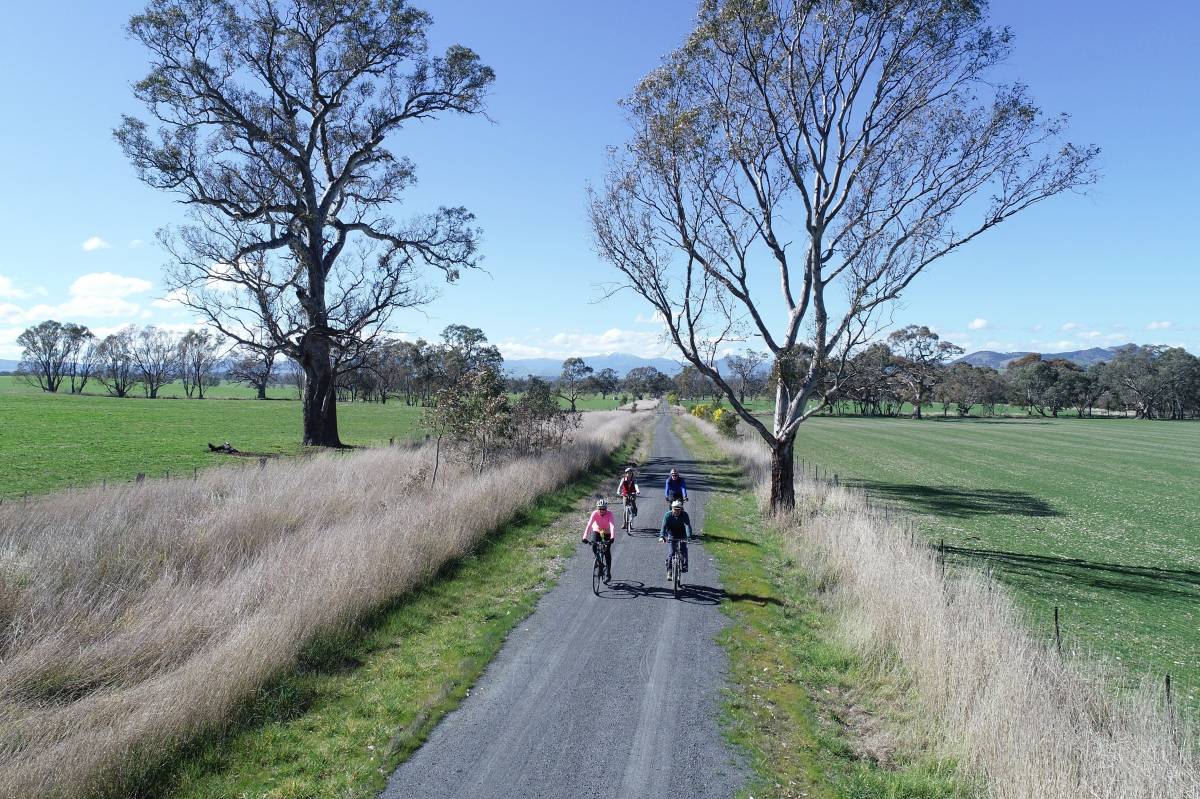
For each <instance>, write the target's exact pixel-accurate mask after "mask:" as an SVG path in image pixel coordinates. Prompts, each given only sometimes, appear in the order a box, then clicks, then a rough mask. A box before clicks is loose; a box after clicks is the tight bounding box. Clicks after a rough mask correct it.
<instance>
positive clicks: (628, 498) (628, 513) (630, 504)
mask: <svg viewBox="0 0 1200 799" xmlns="http://www.w3.org/2000/svg"><path fill="white" fill-rule="evenodd" d="M621 500H622V501H623V502H624V503H625V524H624V525H623V526H624V528H625V535H633V517H634V513H633V509H634V507H635V504H634V503H635V500H634V497H633V496H632V495H631V494H624V495H622V497H621Z"/></svg>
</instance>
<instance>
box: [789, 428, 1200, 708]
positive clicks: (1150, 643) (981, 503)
mask: <svg viewBox="0 0 1200 799" xmlns="http://www.w3.org/2000/svg"><path fill="white" fill-rule="evenodd" d="M1197 453H1200V425H1197V424H1190V423H1180V422H1144V421H1132V420H1075V419H1062V420H1053V419H1029V420H1021V419H967V420H954V419H946V420H942V419H940V418H938V419H932V418H931V419H927V420H925V421H923V422H916V421H912V420H908V419H891V418H883V419H881V418H849V417H847V418H836V417H817V418H814V419H811V420H810V421H808V422H805V423H804V424H803V425H802V426H801V430H800V433H799V436H798V438H797V446H796V457H797V460H798V461H803V462H804V464H805V466H806V468H807V469H808V470H809V474H811V473H812V468H813V465H814V464H815V465H817V466H819V467H820V468H821V469H824V470H828V471H829V472H836V473H838V474H839V475H840V476H841V477H842V479H843V481H844V482H846V483H849V484H851V485H858V486H861V487H863V488H866V489H867V490H868V491H869V492H870V493H871V494H872V496H874V497H876V498H880V499H885V500H889V501H891V502H893V503H895V504H897V505H899V506H901V507H902V508H904V509H905V510H907V511H910V512H911V513H913V514H914V515H915V518H916V520H917V525H918V528H919V529H920V530H921V531H922V532H924V533H925V534H926V535H927V536H928V537H929V538H930V539H931V543H933V544H935V545H936V544H938V543H940V541H941V539H943V538H944V539H945V544H946V551H947V552H948V558H947V560H948V562H949V563H950V565H951V567H953V566H954V565H955V564H956V563H958V564H969V565H971V566H973V567H976V568H978V569H980V570H984V571H987V570H990V571H991V572H992V573H993V574H994V575H995V576H996V577H997V578H998V579H1000V580H1001V581H1003V582H1004V583H1005V584H1007V585H1008V586H1010V587H1011V588H1012V589H1013V592H1014V594H1015V596H1016V597H1017V599H1018V601H1019V602H1020V604H1021V605H1022V606H1023V608H1024V609H1025V610H1026V611H1027V614H1028V622H1029V624H1030V626H1031V628H1032V629H1034V630H1035V631H1037V632H1039V633H1041V634H1043V635H1045V636H1048V637H1053V618H1054V607H1055V606H1058V607H1059V609H1060V616H1061V624H1062V637H1063V644H1064V647H1069V646H1071V645H1072V644H1082V645H1085V646H1088V647H1090V648H1092V649H1094V650H1096V651H1098V652H1100V653H1102V654H1104V655H1106V656H1108V657H1110V658H1112V659H1113V660H1115V661H1116V662H1117V663H1119V664H1120V666H1122V667H1124V669H1125V673H1127V674H1129V675H1130V678H1131V679H1133V678H1136V677H1137V676H1138V675H1142V674H1147V675H1149V677H1150V679H1152V680H1155V681H1157V682H1158V683H1160V684H1161V683H1162V681H1163V679H1164V675H1165V674H1168V673H1169V674H1170V675H1171V678H1172V682H1173V688H1174V691H1175V694H1176V696H1178V697H1180V698H1181V699H1182V700H1183V701H1184V702H1186V704H1188V705H1190V706H1191V708H1192V710H1193V711H1196V710H1200V634H1198V633H1197V629H1198V627H1200V612H1198V610H1197V609H1198V608H1200V504H1198V503H1197V502H1196V497H1197V495H1198V494H1200V465H1198V464H1197ZM798 466H799V463H798Z"/></svg>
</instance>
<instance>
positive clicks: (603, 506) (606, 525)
mask: <svg viewBox="0 0 1200 799" xmlns="http://www.w3.org/2000/svg"><path fill="white" fill-rule="evenodd" d="M616 537H617V520H616V519H615V518H613V515H612V511H610V510H609V509H608V503H607V502H606V501H605V500H603V499H599V500H596V509H595V510H594V511H592V515H591V516H589V517H588V521H587V526H586V527H584V529H583V543H588V542H590V543H591V545H592V554H593V555H595V556H596V557H599V556H600V554H601V553H600V551H599V550H600V549H603V550H604V551H603V555H604V582H605V583H607V582H608V581H609V580H611V579H612V543H613V541H614V540H616ZM601 541H607V542H608V546H602V545H601Z"/></svg>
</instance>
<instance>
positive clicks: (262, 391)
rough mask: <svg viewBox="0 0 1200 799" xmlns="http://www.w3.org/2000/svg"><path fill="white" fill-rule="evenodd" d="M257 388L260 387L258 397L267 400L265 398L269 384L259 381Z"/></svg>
mask: <svg viewBox="0 0 1200 799" xmlns="http://www.w3.org/2000/svg"><path fill="white" fill-rule="evenodd" d="M255 388H257V389H258V397H257V399H260V400H265V399H266V398H267V384H266V383H259V384H257V385H256V386H255Z"/></svg>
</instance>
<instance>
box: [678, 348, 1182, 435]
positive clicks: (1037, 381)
mask: <svg viewBox="0 0 1200 799" xmlns="http://www.w3.org/2000/svg"><path fill="white" fill-rule="evenodd" d="M962 352H963V350H962V348H961V347H959V346H957V345H955V344H952V343H949V342H946V341H943V340H941V338H940V337H939V336H938V334H937V333H935V332H933V331H932V330H930V329H929V328H928V327H926V326H924V325H921V326H918V325H909V326H908V327H905V328H903V329H901V330H897V331H895V332H894V333H892V334H891V335H890V336H888V338H887V339H886V341H880V342H875V343H873V344H870V345H869V346H866V347H864V348H861V349H859V350H858V351H857V352H856V353H854V354H853V355H851V356H850V357H848V358H847V359H846V360H845V362H844V363H842V364H840V366H838V368H837V369H836V370H835V369H831V370H830V372H829V377H828V381H827V385H825V386H822V394H824V395H825V396H828V397H829V402H828V409H827V411H828V412H831V413H857V414H860V415H863V416H899V415H901V414H902V413H911V414H912V415H913V416H914V417H915V418H921V416H922V415H923V413H924V409H925V408H928V407H931V406H932V407H935V408H936V407H938V406H940V409H941V413H942V415H943V416H948V415H951V414H953V415H955V416H968V415H970V414H972V413H979V414H982V415H986V416H994V415H995V414H996V413H997V411H998V410H999V409H1002V408H1004V407H1005V406H1007V407H1017V408H1020V409H1022V410H1023V411H1024V412H1025V413H1027V414H1029V415H1039V416H1047V417H1058V416H1059V415H1060V414H1062V413H1074V414H1075V415H1077V416H1080V417H1084V416H1093V415H1095V414H1096V412H1097V411H1104V412H1105V413H1107V414H1113V413H1118V414H1121V415H1125V416H1133V417H1135V418H1138V419H1195V418H1200V358H1197V357H1196V356H1194V355H1192V354H1191V353H1189V352H1187V351H1186V350H1184V349H1182V348H1180V347H1163V346H1141V347H1137V346H1129V347H1125V348H1123V349H1120V350H1118V351H1117V352H1116V353H1115V355H1114V356H1113V358H1112V360H1110V361H1107V362H1104V363H1095V364H1091V365H1089V366H1080V365H1079V364H1076V363H1074V362H1072V361H1068V360H1065V359H1062V358H1051V359H1044V358H1043V357H1042V356H1041V355H1040V354H1038V353H1031V354H1029V355H1026V356H1024V357H1022V358H1019V359H1017V360H1015V361H1012V362H1011V363H1009V364H1008V367H1007V368H1006V369H1005V371H1003V372H1000V371H997V370H996V369H993V368H991V367H987V366H973V365H971V364H969V363H965V362H962V361H956V360H955V359H956V358H958V357H959V356H960V355H962ZM811 355H812V351H811V349H809V348H805V347H798V348H797V349H796V351H795V353H794V355H793V357H792V358H790V359H788V360H785V361H782V367H781V366H780V365H779V364H777V365H776V367H775V368H774V369H772V370H770V371H767V370H766V369H765V368H764V366H765V362H766V358H765V356H764V355H762V354H761V353H755V352H752V351H747V352H746V353H745V354H744V355H733V356H729V357H727V358H725V359H724V362H723V363H722V364H721V365H720V366H719V368H720V371H721V373H722V375H723V377H724V379H725V382H726V383H727V384H729V385H730V386H732V387H733V388H734V389H735V391H736V393H737V394H738V395H739V401H741V402H743V403H744V402H746V400H747V399H755V398H758V397H760V396H762V395H772V394H774V392H775V387H776V384H777V381H778V379H779V370H780V368H783V369H789V370H795V371H804V370H807V369H808V368H809V359H810V358H811ZM670 391H671V399H672V400H673V401H680V400H682V401H692V402H699V401H705V402H708V403H709V404H710V405H711V406H712V407H714V408H715V407H719V406H720V404H721V401H722V399H723V398H724V396H725V395H724V392H723V391H722V390H721V388H720V387H719V386H718V385H717V384H716V382H715V381H713V380H711V379H709V378H708V376H707V375H704V374H702V373H701V372H700V370H698V369H696V368H695V367H693V366H690V365H689V366H686V367H684V369H683V370H682V371H681V372H680V373H679V374H678V375H676V376H675V378H674V380H673V381H672V388H671V389H670Z"/></svg>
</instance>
